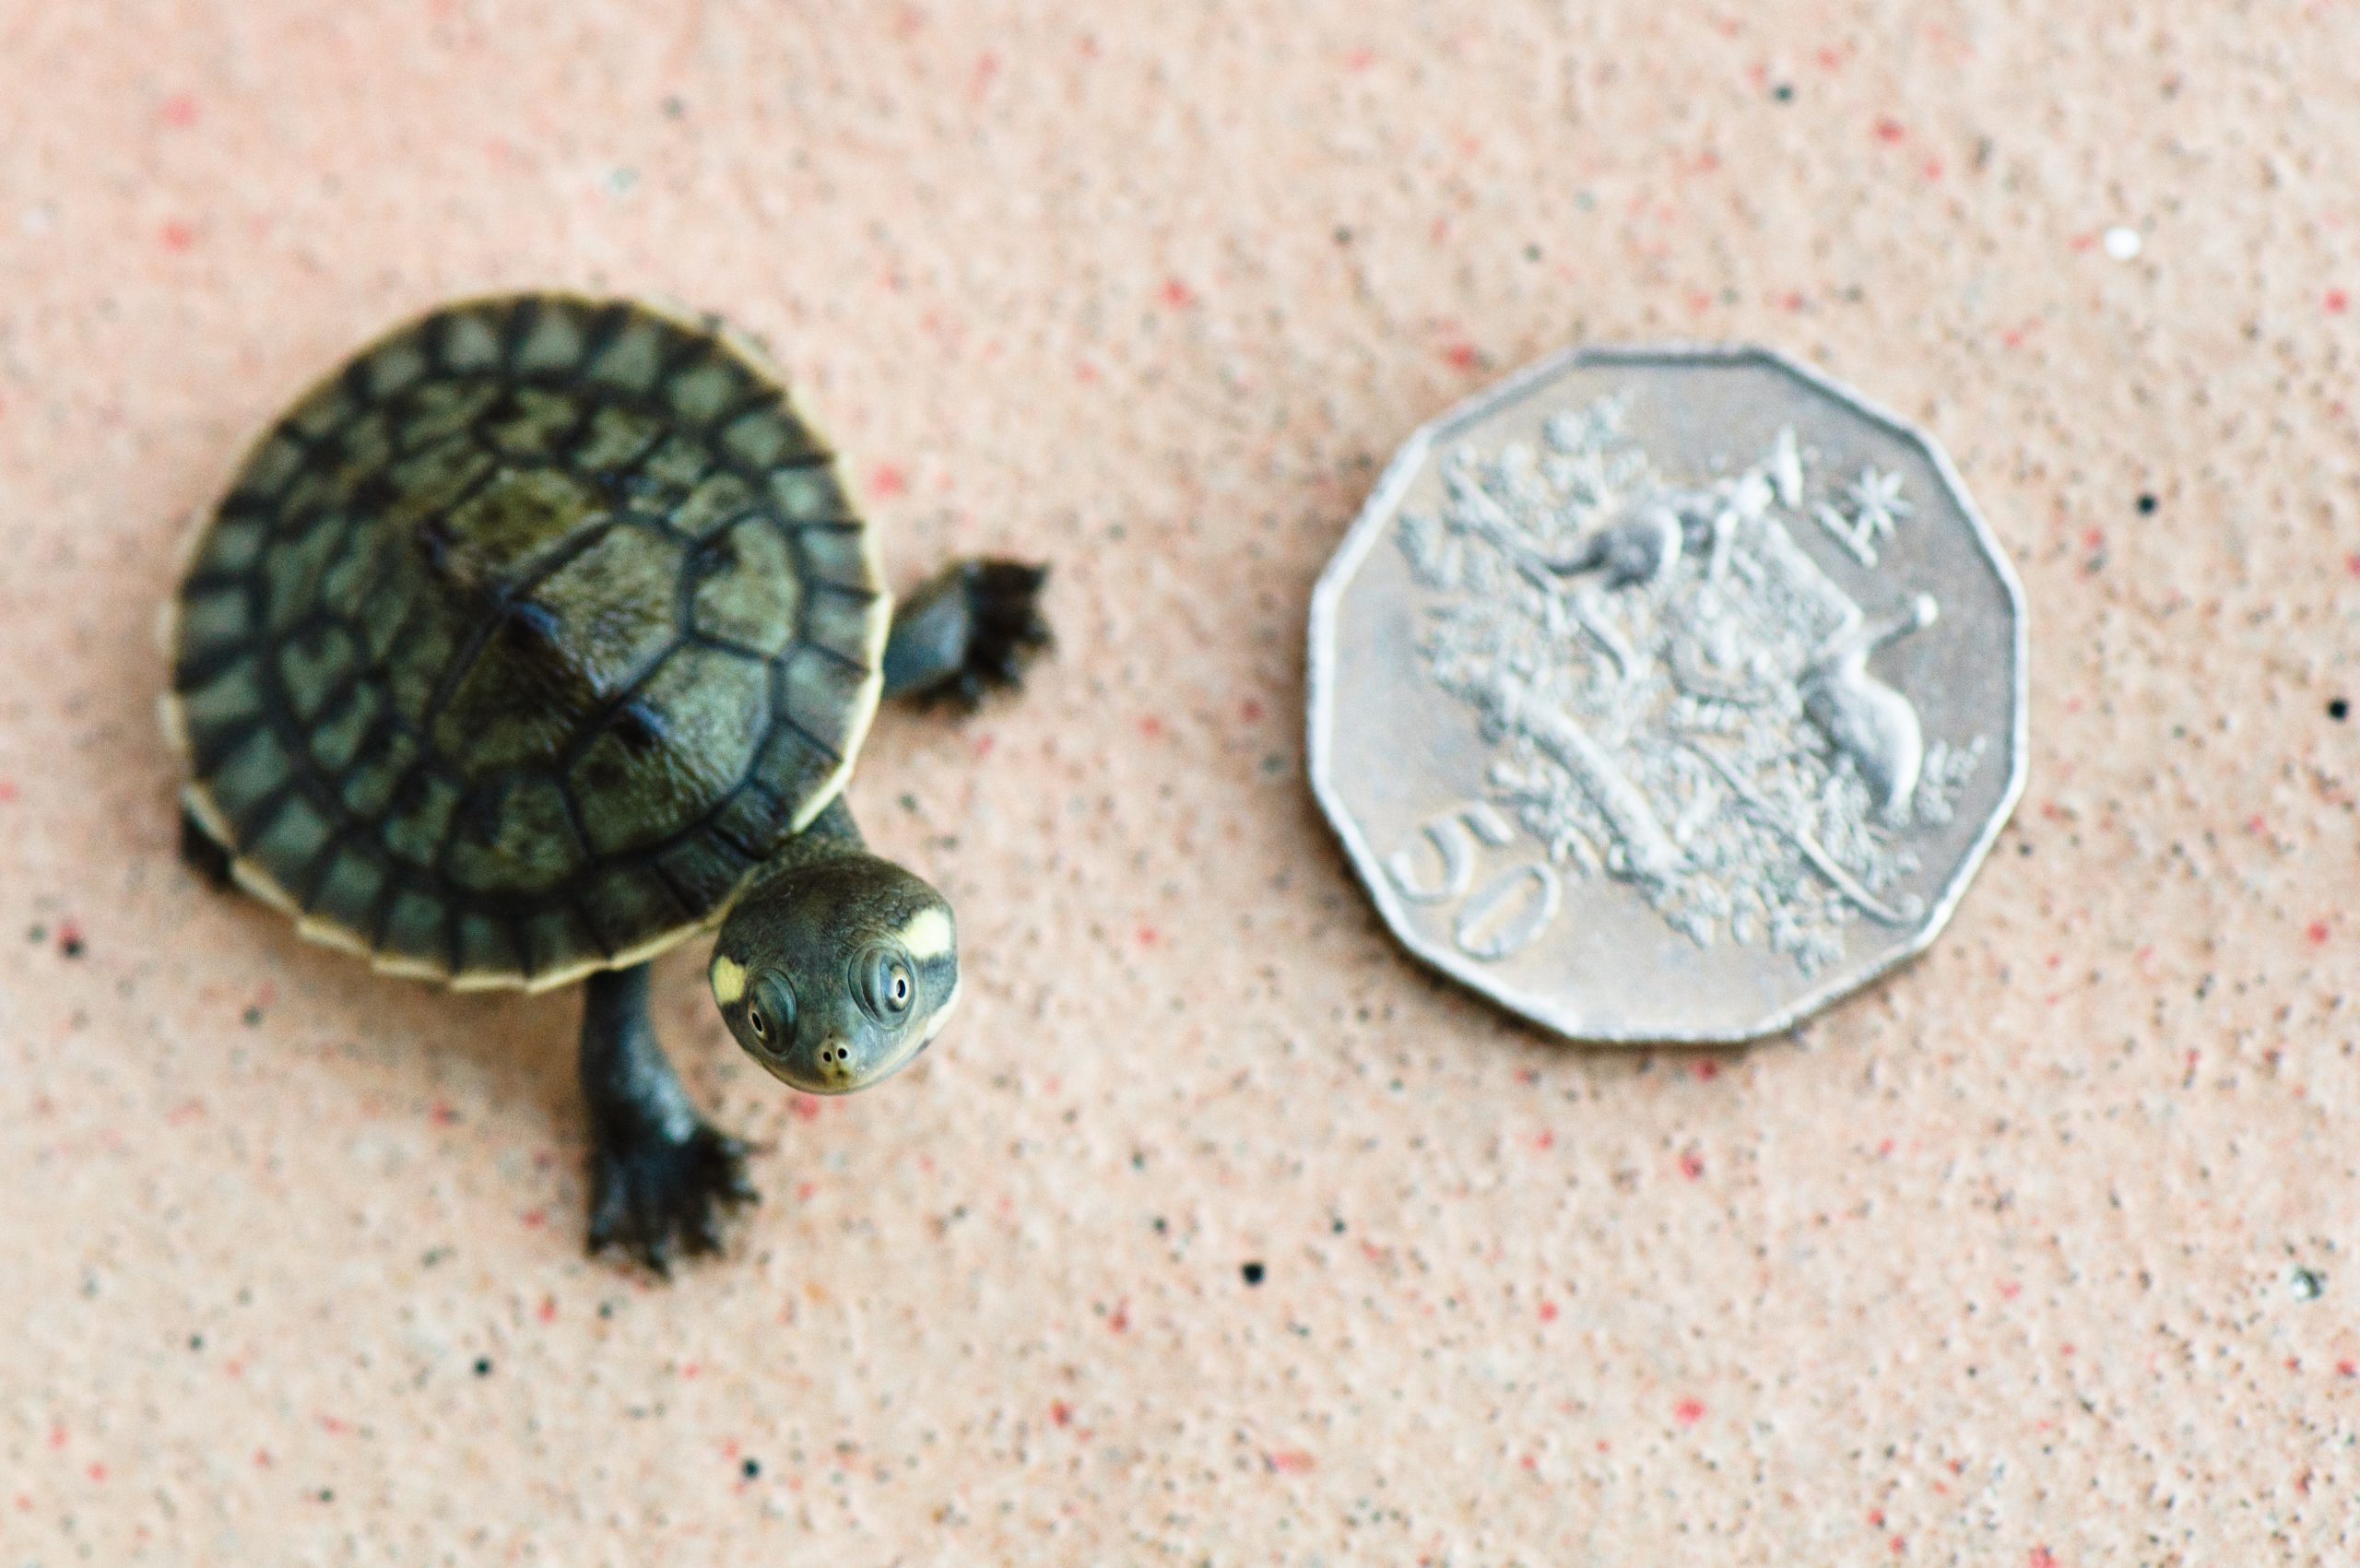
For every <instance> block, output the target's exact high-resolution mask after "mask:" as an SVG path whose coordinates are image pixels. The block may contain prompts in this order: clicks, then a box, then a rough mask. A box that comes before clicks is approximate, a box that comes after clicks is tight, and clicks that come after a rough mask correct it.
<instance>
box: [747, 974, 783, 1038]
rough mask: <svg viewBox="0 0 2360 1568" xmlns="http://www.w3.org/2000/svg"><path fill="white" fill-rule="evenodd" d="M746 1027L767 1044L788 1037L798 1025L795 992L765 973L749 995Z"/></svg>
mask: <svg viewBox="0 0 2360 1568" xmlns="http://www.w3.org/2000/svg"><path fill="white" fill-rule="evenodd" d="M746 1028H747V1030H748V1031H749V1032H750V1033H752V1035H753V1036H754V1038H755V1039H756V1040H758V1041H760V1042H761V1043H762V1044H763V1045H766V1046H767V1045H772V1044H774V1043H777V1042H778V1041H781V1040H784V1039H785V1038H786V1036H787V1034H788V1033H789V1032H791V1031H792V1030H793V1029H794V1028H795V993H794V992H793V991H791V990H789V989H787V987H786V986H785V985H783V984H779V983H778V982H777V980H776V979H775V978H774V977H768V976H766V977H765V978H764V979H763V980H762V982H761V984H758V985H756V986H755V987H754V989H753V994H752V995H751V996H748V997H747V998H746Z"/></svg>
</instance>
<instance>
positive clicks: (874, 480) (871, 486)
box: [868, 463, 910, 499]
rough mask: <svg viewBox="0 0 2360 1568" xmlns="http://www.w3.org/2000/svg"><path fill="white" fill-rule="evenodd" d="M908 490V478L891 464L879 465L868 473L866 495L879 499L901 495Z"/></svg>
mask: <svg viewBox="0 0 2360 1568" xmlns="http://www.w3.org/2000/svg"><path fill="white" fill-rule="evenodd" d="M909 488H910V479H909V476H908V475H906V474H904V473H903V472H902V471H901V470H900V469H899V468H896V467H894V466H893V465H891V463H879V465H878V466H876V467H874V468H872V469H870V470H869V471H868V493H869V494H870V495H873V496H877V497H879V498H880V499H882V498H884V497H887V496H896V495H900V494H902V493H903V491H905V490H907V489H909Z"/></svg>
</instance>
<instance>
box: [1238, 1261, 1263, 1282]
mask: <svg viewBox="0 0 2360 1568" xmlns="http://www.w3.org/2000/svg"><path fill="white" fill-rule="evenodd" d="M1237 1272H1238V1273H1239V1274H1241V1275H1243V1276H1245V1282H1246V1283H1247V1284H1249V1285H1258V1284H1260V1283H1261V1282H1262V1274H1263V1268H1262V1266H1261V1265H1260V1264H1258V1263H1249V1264H1247V1265H1246V1266H1245V1267H1243V1268H1241V1269H1239V1270H1238V1271H1237Z"/></svg>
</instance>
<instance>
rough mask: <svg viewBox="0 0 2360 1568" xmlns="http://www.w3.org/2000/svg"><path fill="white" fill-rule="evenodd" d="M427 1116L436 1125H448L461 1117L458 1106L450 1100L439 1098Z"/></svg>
mask: <svg viewBox="0 0 2360 1568" xmlns="http://www.w3.org/2000/svg"><path fill="white" fill-rule="evenodd" d="M426 1116H427V1120H429V1121H431V1122H432V1123H433V1124H434V1125H435V1126H438V1127H447V1126H451V1125H452V1124H453V1123H454V1122H456V1121H457V1120H458V1119H459V1112H458V1108H457V1107H456V1106H454V1105H453V1104H452V1103H451V1102H449V1101H448V1100H437V1101H436V1102H434V1108H433V1109H432V1110H431V1111H429V1112H427V1114H426Z"/></svg>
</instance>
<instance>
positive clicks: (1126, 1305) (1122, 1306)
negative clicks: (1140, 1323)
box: [1106, 1296, 1131, 1334]
mask: <svg viewBox="0 0 2360 1568" xmlns="http://www.w3.org/2000/svg"><path fill="white" fill-rule="evenodd" d="M1106 1326H1107V1327H1108V1328H1110V1329H1112V1330H1113V1331H1114V1332H1115V1333H1117V1334H1121V1333H1124V1332H1126V1331H1127V1330H1128V1329H1129V1328H1130V1326H1131V1298H1130V1297H1128V1296H1125V1297H1124V1298H1123V1299H1122V1300H1121V1301H1119V1302H1116V1303H1115V1310H1114V1311H1113V1312H1110V1313H1108V1314H1107V1315H1106Z"/></svg>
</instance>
